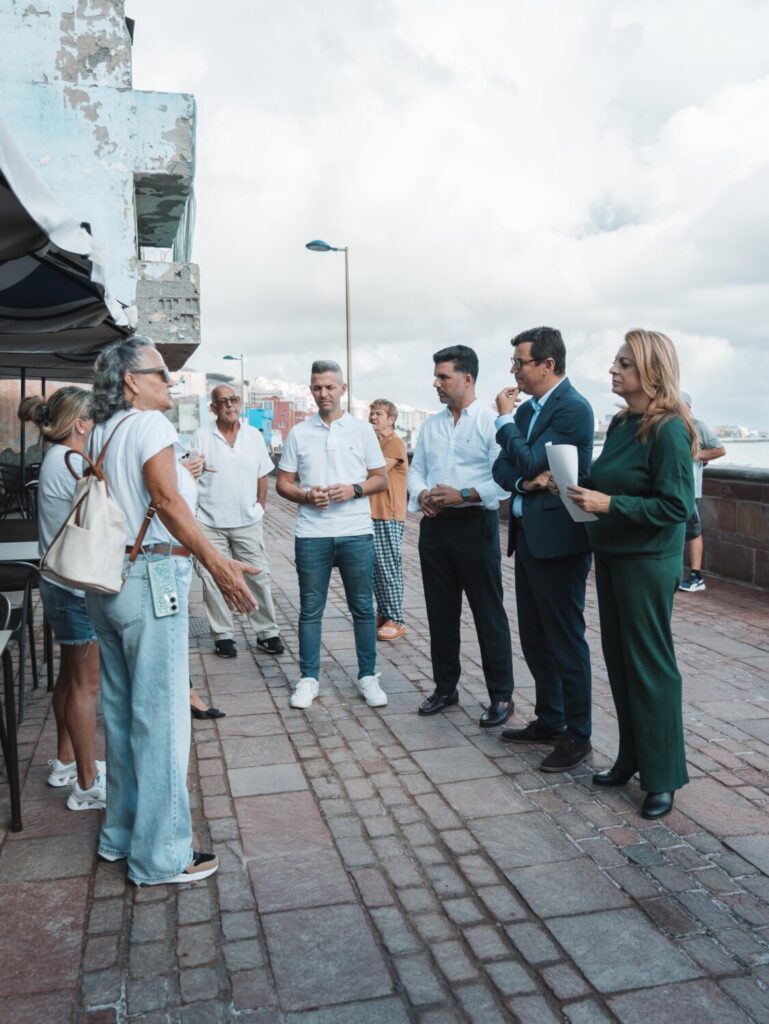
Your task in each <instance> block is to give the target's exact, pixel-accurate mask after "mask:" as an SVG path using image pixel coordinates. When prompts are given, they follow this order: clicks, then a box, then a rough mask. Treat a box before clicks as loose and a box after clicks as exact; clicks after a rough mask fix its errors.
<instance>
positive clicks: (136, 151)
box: [0, 0, 200, 369]
mask: <svg viewBox="0 0 769 1024" xmlns="http://www.w3.org/2000/svg"><path fill="white" fill-rule="evenodd" d="M132 28H133V25H132V22H130V20H126V18H125V11H124V4H123V2H122V0H0V50H1V51H2V54H3V57H2V60H0V94H2V100H3V102H2V117H3V119H4V121H5V123H6V125H7V126H8V128H9V129H10V130H11V132H12V133H13V136H14V138H15V140H16V141H17V143H18V145H19V146H20V148H21V149H22V151H23V152H24V154H25V155H26V157H27V159H28V160H29V161H30V162H31V163H32V164H33V166H34V167H35V168H36V169H37V170H38V172H39V175H40V177H41V178H42V179H43V181H44V182H45V183H46V185H47V186H48V187H49V189H50V190H51V191H52V192H53V193H54V194H55V195H56V197H57V198H58V199H59V200H60V202H61V203H62V205H63V206H65V207H66V208H67V209H68V210H69V211H70V212H71V213H72V214H73V215H74V216H75V217H76V218H77V219H79V220H81V221H83V222H87V223H88V224H89V225H90V228H91V230H92V232H93V234H94V236H95V237H96V238H97V239H99V240H101V241H103V243H104V245H105V247H106V250H107V251H106V253H104V262H105V264H106V267H107V275H108V276H107V279H108V283H109V287H110V289H111V291H112V293H113V295H114V296H115V297H116V298H117V299H119V300H120V301H121V302H122V303H123V304H125V305H128V306H135V307H136V310H137V316H138V320H137V326H138V329H139V330H140V331H143V332H145V333H147V334H148V335H149V336H150V337H152V338H153V339H154V340H155V341H156V342H157V343H158V345H159V346H160V347H161V349H162V350H163V352H164V355H165V358H166V361H167V363H168V365H169V366H170V367H171V368H172V369H177V368H179V367H181V366H182V365H183V364H184V362H185V361H186V359H187V358H188V357H189V355H190V353H191V352H192V351H193V350H194V349H195V348H196V346H197V345H198V344H199V342H200V315H199V311H200V303H199V286H198V269H197V267H196V266H195V265H194V264H192V263H191V262H190V249H191V239H192V221H193V216H194V197H193V179H194V168H195V100H194V97H192V96H189V95H185V94H181V93H160V92H142V91H139V90H136V89H133V88H132V77H131V53H132Z"/></svg>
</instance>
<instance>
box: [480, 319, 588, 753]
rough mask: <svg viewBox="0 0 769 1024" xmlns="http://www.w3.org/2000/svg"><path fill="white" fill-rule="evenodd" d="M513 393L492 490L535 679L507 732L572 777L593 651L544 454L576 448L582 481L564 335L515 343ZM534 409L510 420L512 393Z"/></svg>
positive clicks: (505, 394) (582, 538) (505, 395)
mask: <svg viewBox="0 0 769 1024" xmlns="http://www.w3.org/2000/svg"><path fill="white" fill-rule="evenodd" d="M511 344H512V346H513V350H514V356H513V360H512V369H511V373H514V374H515V382H516V386H515V387H514V388H504V389H503V390H502V391H500V393H499V394H498V395H497V411H498V412H499V417H498V419H497V421H496V427H497V443H498V444H499V445H500V446H501V448H502V453H501V454H500V455H499V456H498V458H497V460H496V462H495V464H494V468H493V476H494V479H495V480H496V482H497V483H498V484H499V485H500V486H501V487H503V488H504V489H505V490H506V491H510V492H512V496H513V497H512V500H511V504H510V534H509V541H508V555H510V554H512V553H513V551H515V597H516V604H517V608H518V631H519V633H520V638H521V647H522V648H523V656H524V658H525V659H526V664H527V665H528V667H529V671H530V672H531V674H532V676H533V677H534V684H535V688H536V709H535V710H536V718H535V719H534V721H532V722H529V724H528V725H527V726H526V727H525V728H523V729H505V730H504V731H503V733H502V738H503V739H505V740H510V741H513V742H516V743H540V744H552V745H553V751H552V753H550V754H549V755H548V756H547V757H546V758H545V759H544V760H543V761H542V763H541V765H540V768H541V769H542V771H546V772H565V771H569V770H570V769H572V768H576V767H577V765H579V764H581V763H582V761H584V760H585V758H586V757H587V755H588V754H589V753H590V751H591V750H592V747H591V745H590V731H591V727H590V688H591V676H590V650H589V648H588V645H587V642H586V641H585V616H584V612H585V581H586V579H587V574H588V571H589V569H590V553H589V551H590V549H589V546H588V542H587V535H586V533H585V528H584V526H582V525H581V524H580V523H575V522H573V520H572V519H571V516H570V515H569V513H568V512H567V511H566V509H565V507H564V505H563V502H562V501H561V499H560V498H559V497H557V496H555V495H553V494H551V493H550V492H549V491H548V490H547V473H548V463H547V456H546V454H545V445H546V443H547V442H548V441H550V442H552V443H553V444H573V445H576V447H577V451H578V453H579V472H580V475H582V474H586V473H587V472H588V470H589V469H590V462H591V458H592V453H593V431H594V418H593V410H592V409H591V407H590V404H589V403H588V402H587V400H586V399H584V398H583V397H582V395H580V394H579V392H578V391H577V390H576V389H575V388H573V387H572V385H571V384H570V383H569V380H568V378H567V377H566V347H565V345H564V343H563V338H562V337H561V332H560V331H557V330H555V329H554V328H552V327H535V328H532V329H531V330H528V331H524V332H523V333H522V334H518V335H517V336H516V337H515V338H513V340H512V342H511ZM521 391H522V392H524V393H525V394H527V395H531V397H532V400H531V401H530V402H525V403H524V404H523V405H521V406H520V407H519V408H518V410H517V412H514V410H515V406H516V401H517V398H518V394H519V392H521Z"/></svg>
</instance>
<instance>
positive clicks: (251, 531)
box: [192, 384, 284, 658]
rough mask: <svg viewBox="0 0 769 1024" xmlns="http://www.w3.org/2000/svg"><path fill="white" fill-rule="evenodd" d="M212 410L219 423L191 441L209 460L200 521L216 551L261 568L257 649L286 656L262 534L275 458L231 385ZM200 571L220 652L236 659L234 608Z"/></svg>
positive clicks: (253, 584)
mask: <svg viewBox="0 0 769 1024" xmlns="http://www.w3.org/2000/svg"><path fill="white" fill-rule="evenodd" d="M211 411H212V412H213V414H214V416H216V421H215V422H214V423H211V424H209V425H207V426H205V427H200V428H198V430H196V431H195V433H194V434H193V437H192V445H193V448H195V449H196V450H197V451H198V452H200V454H201V455H202V456H203V458H204V459H205V464H204V469H203V472H202V473H201V474H200V476H199V478H198V511H197V518H198V523H199V524H200V528H201V530H202V531H203V533H204V535H205V537H206V538H207V539H208V540H209V541H210V542H211V543H212V544H213V546H214V547H215V548H216V549H217V551H221V553H222V554H224V555H227V556H228V557H230V558H234V559H236V560H237V561H241V562H245V563H246V564H247V565H253V566H255V567H256V568H258V569H259V570H261V571H260V572H259V574H258V575H257V576H249V577H248V585H249V586H250V588H251V590H252V591H253V593H254V596H255V597H256V599H257V601H258V607H257V608H255V609H254V610H253V611H252V612H251V613H250V616H249V617H250V619H251V622H252V624H253V627H254V630H255V631H256V646H257V647H258V648H259V650H261V651H265V652H266V653H267V654H282V653H283V651H284V647H283V642H282V640H281V639H280V630H279V628H278V624H277V622H276V621H275V606H274V604H273V600H272V591H271V589H270V563H269V561H268V559H267V551H266V549H265V546H264V535H263V531H262V517H263V516H264V507H265V504H266V502H267V477H268V475H269V474H270V473H272V471H273V469H274V466H273V464H272V459H271V458H270V456H269V453H268V451H267V446H266V445H265V443H264V438H263V437H262V435H261V432H260V431H258V430H256V429H255V428H254V427H252V426H249V424H247V423H241V420H240V398H239V397H238V395H237V393H236V392H235V391H234V389H233V388H231V387H230V386H229V385H228V384H220V385H219V386H218V387H215V388H214V390H213V391H212V392H211ZM196 568H197V571H198V574H199V576H200V578H201V579H202V580H203V602H204V604H205V607H206V613H207V615H208V622H209V625H210V627H211V634H212V636H213V638H214V647H215V649H216V653H217V654H218V655H219V656H220V657H222V658H235V657H237V653H238V652H237V649H236V647H235V642H234V640H233V638H232V633H233V626H232V615H231V614H230V610H229V608H228V607H227V605H226V603H225V601H224V599H223V597H222V595H221V593H220V591H219V588H218V587H217V586H216V584H215V583H214V581H213V579H212V578H211V576H210V574H209V573H208V572H207V571H206V570H205V569H204V568H203V566H202V565H200V564H199V563H196Z"/></svg>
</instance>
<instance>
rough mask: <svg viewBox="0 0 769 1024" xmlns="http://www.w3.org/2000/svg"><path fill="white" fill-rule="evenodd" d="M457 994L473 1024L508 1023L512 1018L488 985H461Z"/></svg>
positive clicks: (547, 1023) (545, 1023) (546, 1023)
mask: <svg viewBox="0 0 769 1024" xmlns="http://www.w3.org/2000/svg"><path fill="white" fill-rule="evenodd" d="M456 996H457V998H458V999H459V1001H460V1003H461V1004H462V1006H463V1007H464V1010H465V1012H466V1013H467V1015H468V1017H469V1018H470V1020H471V1021H472V1024H508V1022H509V1020H510V1018H509V1016H508V1014H507V1011H506V1010H503V1009H502V1007H501V1006H500V1005H499V1003H498V1002H497V999H496V998H495V996H494V992H493V990H492V989H491V987H490V986H488V985H482V984H477V985H461V986H459V987H457V989H456ZM532 1024H533V1022H532ZM543 1024H549V1022H543Z"/></svg>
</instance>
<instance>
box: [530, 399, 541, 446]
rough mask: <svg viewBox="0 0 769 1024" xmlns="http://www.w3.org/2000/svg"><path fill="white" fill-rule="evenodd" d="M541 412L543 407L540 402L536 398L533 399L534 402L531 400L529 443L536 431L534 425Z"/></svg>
mask: <svg viewBox="0 0 769 1024" xmlns="http://www.w3.org/2000/svg"><path fill="white" fill-rule="evenodd" d="M541 411H542V406H541V405H540V404H539V402H538V401H537V400H536V398H532V400H531V419H530V420H529V429H528V430H527V431H526V440H527V441H528V440H529V438H530V437H531V432H532V430H533V429H534V423H535V421H536V419H537V416H539V414H540V412H541Z"/></svg>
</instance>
